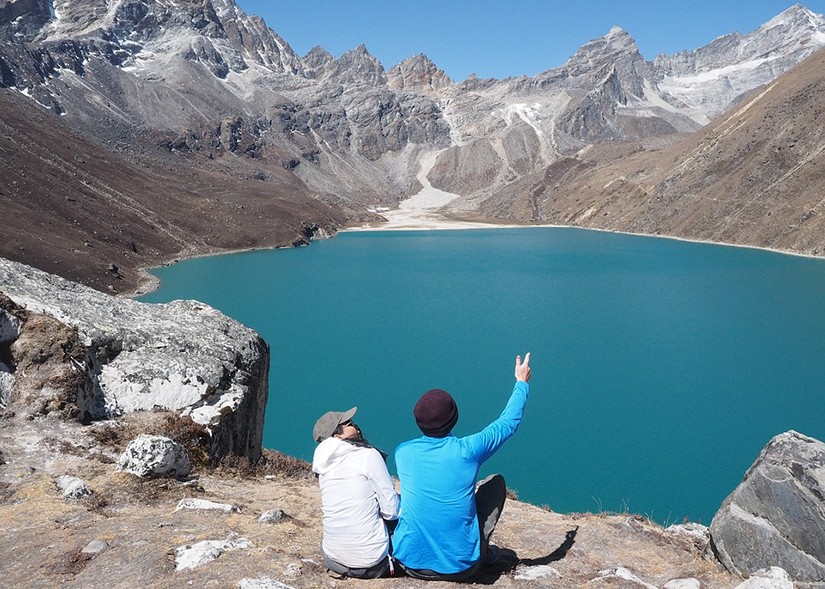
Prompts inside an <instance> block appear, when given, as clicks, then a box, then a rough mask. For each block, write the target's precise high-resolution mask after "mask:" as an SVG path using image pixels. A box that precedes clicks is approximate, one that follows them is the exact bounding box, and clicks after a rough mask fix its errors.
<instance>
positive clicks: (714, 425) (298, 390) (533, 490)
mask: <svg viewBox="0 0 825 589" xmlns="http://www.w3.org/2000/svg"><path fill="white" fill-rule="evenodd" d="M156 274H157V276H159V277H160V279H161V286H160V289H159V290H157V291H156V292H154V293H151V294H150V295H147V296H145V297H143V299H142V300H145V301H167V300H171V299H175V298H194V299H198V300H201V301H204V302H206V303H209V304H210V305H213V306H215V307H217V308H218V309H221V310H222V311H224V312H225V313H227V314H228V315H230V316H232V317H234V318H236V319H238V320H239V321H241V322H243V323H245V324H247V325H249V326H251V327H253V328H254V329H256V330H258V331H259V332H260V333H261V334H262V335H263V336H264V337H265V338H266V340H267V341H268V342H269V344H270V346H271V349H272V366H271V381H270V397H269V406H268V409H267V417H266V427H265V434H264V446H266V447H269V448H275V449H278V450H281V451H283V452H285V453H287V454H291V455H294V456H298V457H301V458H305V459H311V456H312V452H313V449H314V443H313V441H312V435H311V431H312V425H313V423H314V422H315V420H316V419H317V418H318V417H319V416H320V415H321V414H322V413H323V412H325V411H327V410H330V409H334V410H344V409H348V408H349V407H351V406H354V405H357V406H358V408H359V409H358V415H357V416H356V422H357V423H358V424H359V425H360V426H361V427H362V429H363V430H364V433H365V435H366V436H367V437H368V438H369V439H370V441H371V442H373V444H375V445H376V446H379V447H381V448H382V449H384V450H385V451H387V452H389V453H390V454H392V450H393V449H394V448H395V446H396V445H397V444H399V443H400V442H402V441H404V440H406V439H408V438H410V437H414V436H417V435H419V432H418V430H417V428H416V426H415V423H414V420H413V417H412V408H413V405H414V404H415V401H416V400H417V399H418V397H419V395H420V394H421V393H423V392H424V391H426V390H427V389H430V388H434V387H439V388H444V389H446V390H448V391H450V392H451V393H452V394H453V396H454V397H455V398H456V400H457V402H458V405H459V412H460V418H459V421H458V424H457V426H456V429H455V430H454V432H455V433H456V434H457V435H466V434H469V433H472V432H474V431H476V430H477V429H479V428H481V427H483V426H484V425H486V424H487V423H488V422H489V421H491V420H492V419H494V418H495V417H496V416H497V415H498V414H499V412H500V411H501V409H502V408H503V406H504V403H505V401H506V400H507V398H508V396H509V393H510V391H511V389H512V383H513V363H514V358H515V355H516V354H518V353H521V354H523V353H524V352H527V351H530V352H532V362H531V365H532V367H533V379H532V381H531V397H530V401H529V403H528V407H527V411H526V414H525V418H524V420H523V422H522V425H521V428H520V429H519V431H518V432H517V434H516V435H515V437H514V438H513V439H512V440H510V441H509V442H508V443H507V444H506V445H505V446H504V448H503V449H502V450H501V451H500V452H499V453H498V454H497V455H496V456H494V457H493V459H492V460H491V461H489V462H488V463H487V465H485V471H486V472H493V471H496V472H501V473H503V474H504V475H505V477H506V479H507V483H508V486H510V487H511V488H513V489H515V490H516V491H517V493H518V495H519V497H520V498H521V499H524V500H527V501H531V502H533V503H536V504H540V505H549V506H550V507H551V508H553V509H554V510H556V511H561V512H571V511H601V510H606V511H620V512H621V511H630V512H633V513H639V514H644V515H647V516H649V517H652V518H653V519H655V520H657V521H659V522H662V523H673V522H677V521H682V520H683V518H685V517H686V518H688V519H690V520H692V521H701V522H703V523H705V524H709V523H710V519H711V518H712V516H713V514H714V513H715V511H716V509H717V508H718V507H719V505H720V504H721V502H722V500H723V499H724V498H725V497H726V496H727V494H728V493H730V492H731V491H732V490H733V488H734V487H735V486H736V485H737V484H738V483H739V481H740V480H741V478H742V476H743V474H744V472H745V470H746V469H747V467H748V466H750V464H751V463H752V462H753V460H754V459H755V458H756V456H757V455H758V453H759V451H760V450H761V448H762V447H763V446H764V445H765V444H766V443H767V442H768V440H769V439H770V438H771V437H772V436H774V435H776V434H778V433H781V432H783V431H786V430H789V429H795V430H797V431H800V432H802V433H804V434H806V435H810V436H813V437H816V438H819V439H825V418H823V417H824V416H825V394H823V393H825V298H824V297H823V295H825V262H823V261H822V260H815V259H808V258H802V257H794V256H788V255H781V254H776V253H772V252H767V251H760V250H752V249H743V248H732V247H724V246H715V245H708V244H698V243H687V242H680V241H675V240H666V239H656V238H647V237H637V236H629V235H620V234H611V233H601V232H593V231H584V230H577V229H556V228H522V229H490V230H465V231H425V232H418V231H410V232H369V233H345V234H341V235H339V236H338V237H336V238H334V239H331V240H326V241H317V242H314V243H313V245H312V246H310V247H307V248H301V249H287V250H276V251H259V252H249V253H241V254H233V255H227V256H217V257H211V258H201V259H193V260H188V261H185V262H182V263H179V264H176V265H174V266H170V267H165V268H160V269H158V270H157V271H156ZM390 470H391V471H392V472H394V465H393V464H392V462H391V463H390Z"/></svg>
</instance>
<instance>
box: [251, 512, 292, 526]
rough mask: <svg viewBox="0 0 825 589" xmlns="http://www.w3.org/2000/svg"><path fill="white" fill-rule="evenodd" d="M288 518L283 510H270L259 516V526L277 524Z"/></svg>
mask: <svg viewBox="0 0 825 589" xmlns="http://www.w3.org/2000/svg"><path fill="white" fill-rule="evenodd" d="M288 518H289V516H288V515H287V514H286V513H284V510H283V509H270V510H269V511H265V512H264V513H262V514H261V516H260V517H259V518H258V523H259V524H277V523H279V522H281V521H283V520H284V519H288Z"/></svg>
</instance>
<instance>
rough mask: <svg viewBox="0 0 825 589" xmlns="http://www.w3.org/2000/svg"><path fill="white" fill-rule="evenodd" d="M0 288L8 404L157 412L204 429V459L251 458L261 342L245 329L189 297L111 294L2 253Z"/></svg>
mask: <svg viewBox="0 0 825 589" xmlns="http://www.w3.org/2000/svg"><path fill="white" fill-rule="evenodd" d="M0 288H2V290H3V292H4V293H5V295H7V297H8V299H6V300H5V304H4V307H3V308H0V325H2V328H0V350H2V351H3V353H2V355H0V361H2V362H3V364H2V367H3V368H2V370H0V372H2V373H3V374H4V375H5V376H4V379H3V380H2V381H0V388H1V389H2V393H3V394H2V396H0V398H4V399H6V400H7V402H6V404H7V405H8V406H9V407H14V406H15V403H16V401H18V399H21V398H30V397H32V396H35V397H39V398H41V399H43V401H42V402H40V404H39V409H38V410H37V412H39V413H40V414H41V415H45V414H48V413H50V412H51V411H53V410H57V409H59V410H61V412H62V413H63V414H66V413H67V412H68V413H69V414H70V415H72V416H74V417H77V418H78V419H79V420H81V421H84V422H88V421H90V420H96V419H104V418H113V417H118V416H121V415H124V414H127V413H131V412H135V411H152V410H156V409H165V410H169V411H173V412H176V413H178V414H180V415H184V416H189V417H191V418H192V420H193V421H195V422H196V423H199V424H201V425H204V426H205V427H206V428H207V429H208V430H209V431H210V433H211V450H210V454H211V456H212V458H213V459H215V460H217V459H220V458H221V457H223V456H225V455H227V454H229V453H234V454H238V455H240V456H248V457H249V458H250V459H251V460H252V461H256V460H257V459H258V458H259V457H260V454H261V437H262V432H263V420H264V411H265V408H266V401H267V394H268V373H269V347H268V346H267V344H266V343H265V342H264V341H263V339H262V338H261V337H260V336H259V335H258V334H257V333H256V332H254V331H253V330H251V329H249V328H247V327H244V326H243V325H241V324H239V323H238V322H236V321H234V320H232V319H230V318H228V317H226V316H225V315H223V314H221V313H220V312H218V311H216V310H215V309H213V308H211V307H209V306H207V305H204V304H202V303H199V302H197V301H174V302H172V303H169V304H166V305H150V304H145V303H139V302H137V301H133V300H129V299H119V298H115V297H112V296H110V295H105V294H102V293H99V292H97V291H95V290H92V289H91V288H88V287H85V286H82V285H80V284H77V283H73V282H69V281H67V280H64V279H62V278H58V277H57V276H53V275H50V274H47V273H45V272H41V271H39V270H36V269H34V268H31V267H28V266H25V265H23V264H17V263H14V262H10V261H7V260H2V259H0ZM62 332H65V335H62V336H61V335H59V334H60V333H62ZM55 341H59V343H58V344H57V345H54V342H55ZM45 344H48V345H45ZM32 349H39V350H42V351H41V352H39V355H40V356H41V357H40V358H39V359H38V360H37V361H35V360H32V359H31V356H32V353H31V350H32ZM34 374H40V377H39V378H34ZM4 383H5V385H4ZM3 385H4V386H3ZM31 405H32V404H31V403H28V406H29V407H31ZM27 410H31V409H30V408H29V409H27Z"/></svg>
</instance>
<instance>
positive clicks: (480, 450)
mask: <svg viewBox="0 0 825 589" xmlns="http://www.w3.org/2000/svg"><path fill="white" fill-rule="evenodd" d="M529 394H530V385H528V384H527V383H526V382H521V381H516V385H515V387H513V393H512V394H511V395H510V400H509V401H507V405H505V407H504V411H502V412H501V415H500V416H499V417H498V419H496V420H495V421H494V422H493V423H491V424H490V425H488V426H487V427H485V428H484V429H483V430H481V431H480V432H478V433H477V434H473V435H471V436H467V437H466V438H463V440H462V441H463V442H464V445H465V448H466V450H467V451H468V452H469V453H470V454H471V455H472V456H473V457H474V458H475V459H476V460H478V461H479V463H481V462H484V461H485V460H487V459H488V458H489V457H490V456H492V455H493V454H495V452H496V450H498V449H499V448H501V446H502V444H504V442H506V441H507V440H509V439H510V438H511V437H512V436H513V434H514V433H516V429H518V426H519V423H521V416H522V415H524V406H525V404H526V403H527V397H528V395H529Z"/></svg>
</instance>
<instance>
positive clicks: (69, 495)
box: [54, 475, 92, 501]
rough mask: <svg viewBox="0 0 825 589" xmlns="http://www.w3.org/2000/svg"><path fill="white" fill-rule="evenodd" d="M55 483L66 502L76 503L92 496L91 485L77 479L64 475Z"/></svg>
mask: <svg viewBox="0 0 825 589" xmlns="http://www.w3.org/2000/svg"><path fill="white" fill-rule="evenodd" d="M54 482H55V484H56V485H57V488H58V489H60V493H61V495H63V499H66V500H70V501H74V500H77V499H81V498H83V497H87V496H89V495H91V494H92V490H91V489H90V488H89V485H87V484H86V483H85V482H84V481H83V480H81V479H79V478H77V477H73V476H69V475H62V476H59V477H57V478H56V479H55V481H54Z"/></svg>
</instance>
